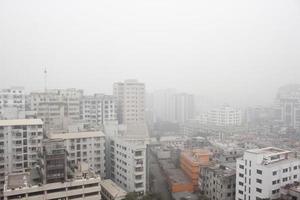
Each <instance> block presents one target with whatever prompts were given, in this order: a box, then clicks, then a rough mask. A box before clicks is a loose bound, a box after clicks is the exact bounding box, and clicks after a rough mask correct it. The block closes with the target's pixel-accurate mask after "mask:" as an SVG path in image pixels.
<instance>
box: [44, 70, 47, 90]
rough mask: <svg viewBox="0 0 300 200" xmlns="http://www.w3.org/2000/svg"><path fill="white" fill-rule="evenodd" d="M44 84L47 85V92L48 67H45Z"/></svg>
mask: <svg viewBox="0 0 300 200" xmlns="http://www.w3.org/2000/svg"><path fill="white" fill-rule="evenodd" d="M44 84H45V85H44V86H45V88H44V89H45V92H47V68H46V67H45V69H44Z"/></svg>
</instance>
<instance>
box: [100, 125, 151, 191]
mask: <svg viewBox="0 0 300 200" xmlns="http://www.w3.org/2000/svg"><path fill="white" fill-rule="evenodd" d="M105 134H106V144H107V150H108V151H107V154H106V159H107V169H108V175H109V177H110V179H112V180H113V181H114V182H115V183H116V184H118V185H119V186H120V187H122V188H123V189H124V190H126V191H127V192H137V193H138V194H139V195H143V194H145V192H146V191H147V180H148V168H147V167H148V164H147V144H148V143H149V136H148V130H147V127H146V125H145V124H127V125H121V126H118V125H116V124H107V125H106V126H105Z"/></svg>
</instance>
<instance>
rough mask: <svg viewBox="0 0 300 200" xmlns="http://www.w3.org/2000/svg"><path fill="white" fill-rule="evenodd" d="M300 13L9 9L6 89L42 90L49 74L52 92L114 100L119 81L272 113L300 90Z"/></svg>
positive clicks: (0, 36) (270, 6)
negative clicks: (280, 93)
mask: <svg viewBox="0 0 300 200" xmlns="http://www.w3.org/2000/svg"><path fill="white" fill-rule="evenodd" d="M215 3H216V4H218V6H217V7H216V6H215ZM64 8H66V9H64ZM67 8H69V9H67ZM298 8H299V4H298V2H295V1H288V3H286V2H282V1H279V0H276V1H271V0H267V1H258V0H255V1H251V2H235V1H234V0H231V1H229V2H228V3H225V2H224V1H216V2H198V1H192V2H190V3H182V2H172V1H169V0H166V1H165V2H160V1H157V0H156V1H151V2H145V1H140V2H136V1H132V0H131V1H127V2H126V3H125V2H122V1H117V2H115V3H112V2H93V1H92V2H90V3H89V4H84V5H82V4H81V3H80V2H79V1H73V3H72V5H69V3H68V1H52V2H51V3H50V2H48V3H41V2H38V1H35V0H32V1H26V3H25V2H18V3H15V1H1V2H0V23H1V24H2V26H1V29H0V43H1V46H0V66H1V69H2V70H1V74H0V80H1V81H0V84H1V85H2V86H3V87H4V88H7V87H10V86H11V85H24V86H25V87H26V88H27V89H28V90H40V89H43V84H44V80H43V71H44V68H45V67H46V68H47V69H48V85H49V88H60V87H62V88H69V87H75V88H81V89H85V90H87V91H88V92H89V93H94V92H97V91H99V90H101V92H104V93H111V91H112V88H111V83H112V82H114V81H115V80H124V79H128V78H134V79H139V80H141V81H143V82H145V83H146V85H147V87H148V88H147V90H148V91H153V90H156V89H163V88H177V89H178V90H179V91H185V92H188V93H194V94H196V95H204V96H208V97H209V98H215V99H217V100H219V99H225V101H228V102H236V103H237V104H241V105H246V104H252V105H254V104H266V103H269V102H270V101H271V100H270V99H272V98H271V97H274V94H275V91H276V90H277V88H279V87H280V86H281V85H285V84H290V83H297V82H298V78H297V74H300V68H299V67H298V64H297V63H299V58H300V56H299V52H300V49H299V46H300V45H299V42H300V41H299V37H298V35H300V29H299V26H298V25H299V21H300V20H299V19H300V16H299V12H298ZM53 13H55V15H53ZM153 13H156V14H155V15H152V14H153ZM70 72H72V73H70Z"/></svg>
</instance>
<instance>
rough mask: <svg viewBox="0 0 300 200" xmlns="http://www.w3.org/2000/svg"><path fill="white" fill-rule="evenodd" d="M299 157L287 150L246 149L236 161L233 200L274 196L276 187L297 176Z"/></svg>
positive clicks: (291, 181) (277, 188)
mask: <svg viewBox="0 0 300 200" xmlns="http://www.w3.org/2000/svg"><path fill="white" fill-rule="evenodd" d="M299 175H300V160H299V159H296V158H294V157H293V155H292V153H291V152H290V151H285V150H282V149H278V148H274V147H267V148H262V149H253V150H246V151H245V153H244V156H243V157H242V158H239V159H237V163H236V200H259V199H277V198H279V197H280V187H282V186H284V185H287V184H291V183H294V182H295V181H299V180H300V177H299Z"/></svg>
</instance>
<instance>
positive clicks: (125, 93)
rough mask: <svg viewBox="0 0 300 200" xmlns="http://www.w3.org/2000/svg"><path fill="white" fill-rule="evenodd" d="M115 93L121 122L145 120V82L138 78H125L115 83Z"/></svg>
mask: <svg viewBox="0 0 300 200" xmlns="http://www.w3.org/2000/svg"><path fill="white" fill-rule="evenodd" d="M113 94H114V96H115V97H116V99H117V104H118V120H119V123H122V124H126V123H140V122H144V121H145V98H146V97H145V84H144V83H140V82H138V81H137V80H125V81H124V82H117V83H114V85H113Z"/></svg>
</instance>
